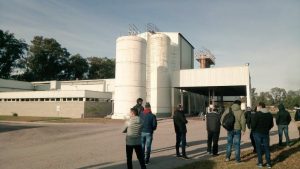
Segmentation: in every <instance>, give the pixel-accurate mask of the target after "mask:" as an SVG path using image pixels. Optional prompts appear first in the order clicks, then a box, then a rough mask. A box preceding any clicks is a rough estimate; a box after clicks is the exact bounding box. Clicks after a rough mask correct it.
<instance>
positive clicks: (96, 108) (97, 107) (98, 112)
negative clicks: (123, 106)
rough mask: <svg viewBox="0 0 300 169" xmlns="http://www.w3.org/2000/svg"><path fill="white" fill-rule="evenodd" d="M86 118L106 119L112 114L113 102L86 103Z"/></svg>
mask: <svg viewBox="0 0 300 169" xmlns="http://www.w3.org/2000/svg"><path fill="white" fill-rule="evenodd" d="M84 113H85V114H84V117H85V118H87V117H105V116H107V115H109V114H111V113H112V102H84Z"/></svg>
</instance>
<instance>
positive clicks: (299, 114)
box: [295, 104, 300, 140]
mask: <svg viewBox="0 0 300 169" xmlns="http://www.w3.org/2000/svg"><path fill="white" fill-rule="evenodd" d="M295 111H296V113H295V122H296V126H297V128H298V131H299V140H300V106H299V105H298V104H296V105H295Z"/></svg>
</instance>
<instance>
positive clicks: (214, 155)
mask: <svg viewBox="0 0 300 169" xmlns="http://www.w3.org/2000/svg"><path fill="white" fill-rule="evenodd" d="M219 155H220V154H218V153H217V154H213V155H212V156H213V157H217V156H219Z"/></svg>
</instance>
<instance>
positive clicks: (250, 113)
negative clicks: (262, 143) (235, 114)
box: [245, 107, 256, 153]
mask: <svg viewBox="0 0 300 169" xmlns="http://www.w3.org/2000/svg"><path fill="white" fill-rule="evenodd" d="M254 115H255V111H252V109H251V108H250V107H247V109H246V112H245V118H246V124H247V127H248V129H249V130H250V140H251V144H252V147H253V153H256V146H255V140H254V136H253V131H252V130H251V119H252V118H253V116H254Z"/></svg>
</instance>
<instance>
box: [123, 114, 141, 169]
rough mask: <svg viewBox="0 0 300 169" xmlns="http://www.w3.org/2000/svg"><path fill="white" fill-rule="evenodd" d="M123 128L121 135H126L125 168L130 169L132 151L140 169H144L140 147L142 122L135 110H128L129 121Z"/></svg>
mask: <svg viewBox="0 0 300 169" xmlns="http://www.w3.org/2000/svg"><path fill="white" fill-rule="evenodd" d="M125 126H126V127H125V130H124V131H123V133H126V156H127V168H128V169H132V153H133V149H134V150H135V153H136V156H137V158H138V160H139V162H140V166H141V169H146V165H145V161H144V155H143V151H142V145H141V130H142V122H141V120H140V117H139V116H138V111H137V109H135V108H131V109H130V119H129V121H127V122H126V125H125Z"/></svg>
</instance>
